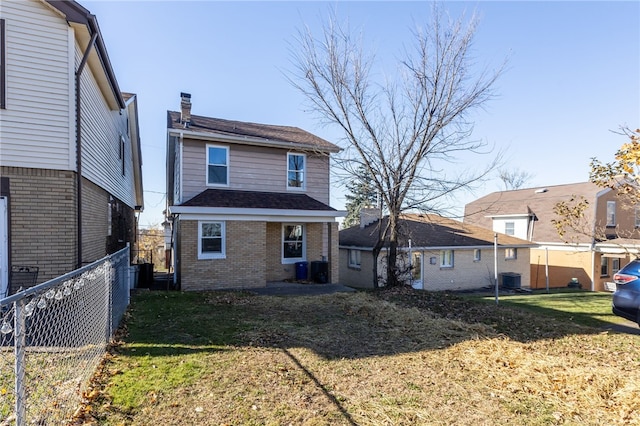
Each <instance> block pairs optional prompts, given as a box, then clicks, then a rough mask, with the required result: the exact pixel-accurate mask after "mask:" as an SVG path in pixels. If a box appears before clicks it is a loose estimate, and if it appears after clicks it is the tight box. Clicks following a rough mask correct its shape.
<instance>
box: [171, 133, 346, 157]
mask: <svg viewBox="0 0 640 426" xmlns="http://www.w3.org/2000/svg"><path fill="white" fill-rule="evenodd" d="M169 135H176V136H180V138H184V137H189V138H193V139H200V140H206V141H210V142H227V143H238V144H242V145H254V146H263V147H272V148H284V149H300V150H302V151H311V152H322V153H327V152H328V153H338V152H340V151H341V150H342V149H341V148H339V147H338V148H337V149H331V148H323V147H319V146H315V145H309V144H304V143H300V142H285V141H279V140H275V139H265V138H260V137H252V136H232V135H225V134H223V133H217V132H195V131H193V130H191V131H190V130H177V129H169Z"/></svg>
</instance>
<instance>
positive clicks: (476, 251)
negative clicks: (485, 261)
mask: <svg viewBox="0 0 640 426" xmlns="http://www.w3.org/2000/svg"><path fill="white" fill-rule="evenodd" d="M481 259H482V252H481V251H480V249H474V250H473V261H474V262H480V260H481Z"/></svg>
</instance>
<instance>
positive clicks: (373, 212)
mask: <svg viewBox="0 0 640 426" xmlns="http://www.w3.org/2000/svg"><path fill="white" fill-rule="evenodd" d="M380 215H381V211H380V209H379V208H373V207H362V208H361V209H360V228H364V227H365V226H367V225H371V224H372V223H373V222H375V221H376V220H378V219H380Z"/></svg>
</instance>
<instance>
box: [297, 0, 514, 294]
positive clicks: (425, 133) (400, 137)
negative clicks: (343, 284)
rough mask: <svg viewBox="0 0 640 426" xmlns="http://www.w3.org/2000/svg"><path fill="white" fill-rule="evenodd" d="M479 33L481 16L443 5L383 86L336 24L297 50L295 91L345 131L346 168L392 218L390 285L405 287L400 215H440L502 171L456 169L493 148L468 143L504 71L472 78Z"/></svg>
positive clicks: (304, 33) (302, 34) (388, 230)
mask: <svg viewBox="0 0 640 426" xmlns="http://www.w3.org/2000/svg"><path fill="white" fill-rule="evenodd" d="M476 27H477V19H476V17H475V15H474V16H473V17H472V18H471V19H470V20H469V22H468V23H467V24H465V23H464V19H463V18H459V19H457V20H450V19H449V18H448V16H446V14H445V13H443V11H442V10H440V9H439V8H438V6H437V5H435V6H434V7H433V8H432V16H431V19H430V20H429V23H428V25H427V26H426V27H424V28H418V29H416V30H415V31H413V32H412V36H413V40H414V44H413V48H411V49H408V50H405V52H404V53H403V59H401V60H399V63H398V70H397V71H396V72H394V73H393V74H392V76H393V78H386V79H385V80H384V82H379V81H377V80H376V76H377V75H379V74H377V73H376V70H375V69H374V65H375V64H376V58H375V57H374V55H372V54H366V53H365V51H364V50H363V48H362V43H361V41H360V40H359V39H358V38H357V37H356V36H354V35H353V34H352V33H351V32H350V31H349V29H348V28H345V26H344V25H341V24H339V23H338V22H337V19H336V17H335V14H333V15H332V16H331V18H330V20H329V21H328V22H327V23H325V25H324V27H323V32H322V35H321V37H320V38H316V37H315V36H314V35H313V34H312V33H311V31H310V30H309V29H308V28H305V29H302V30H300V31H299V33H298V38H297V39H296V46H294V48H293V49H292V62H293V64H294V70H293V71H292V72H291V75H290V76H289V80H290V82H291V83H292V84H293V85H294V86H295V87H296V88H298V89H299V90H300V91H301V93H303V94H304V95H305V97H306V99H307V101H308V102H309V104H310V107H311V109H312V111H313V112H314V113H316V114H317V115H318V117H319V118H320V119H321V120H322V121H323V122H324V123H325V124H330V125H336V126H338V127H339V128H340V129H341V131H342V133H343V134H344V139H343V141H342V144H343V148H344V151H343V157H342V158H341V160H342V161H341V162H340V166H341V167H342V168H343V169H344V170H346V171H347V172H351V173H353V172H354V171H356V170H357V169H358V168H359V167H361V166H362V167H364V168H365V169H366V171H367V172H368V174H369V175H370V176H371V178H372V184H373V185H374V186H375V189H376V191H377V192H378V193H379V194H380V196H381V201H382V204H383V207H384V208H385V210H386V211H387V212H388V214H389V221H388V222H387V224H386V226H385V227H384V229H383V230H382V232H381V234H380V238H381V240H384V241H386V240H388V256H387V285H390V286H393V285H396V284H397V283H398V273H397V272H398V271H397V265H396V259H397V247H398V233H399V228H398V219H399V215H400V213H401V212H402V211H405V210H407V209H417V208H419V209H424V210H431V211H433V210H434V209H439V208H441V206H442V202H443V200H444V199H446V198H447V197H448V196H450V195H451V193H452V192H453V191H456V190H459V189H465V188H469V187H470V186H471V185H472V184H473V183H477V182H478V180H479V179H481V178H484V177H486V176H487V174H488V173H489V171H490V170H492V169H493V168H495V166H496V161H497V159H496V160H494V161H491V162H490V163H491V164H489V165H488V166H487V167H486V168H485V169H483V170H480V171H474V170H473V167H470V166H469V165H459V164H455V163H456V162H457V161H459V160H460V157H461V156H466V155H467V154H468V153H476V154H478V153H483V152H484V153H486V152H489V151H490V150H488V149H487V143H486V142H482V141H475V140H472V139H470V136H471V133H472V129H473V123H471V122H470V117H469V113H470V112H471V111H473V110H476V109H478V108H481V107H482V106H483V105H484V104H485V103H486V102H487V101H489V100H490V99H491V98H492V96H493V89H492V87H493V85H494V83H495V81H496V79H497V78H498V77H499V75H500V74H501V73H502V71H503V69H504V64H502V66H501V67H500V68H499V69H497V70H495V71H491V72H490V71H488V70H486V69H485V70H480V71H477V74H475V75H474V70H476V68H475V65H476V64H475V62H474V61H475V58H474V57H473V56H472V51H471V47H472V41H473V38H474V35H475V32H476ZM452 165H453V166H452ZM447 170H449V171H447Z"/></svg>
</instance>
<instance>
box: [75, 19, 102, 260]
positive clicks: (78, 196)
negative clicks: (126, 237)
mask: <svg viewBox="0 0 640 426" xmlns="http://www.w3.org/2000/svg"><path fill="white" fill-rule="evenodd" d="M97 38H98V33H97V32H95V31H94V32H93V34H92V35H91V40H90V41H89V44H88V45H87V49H86V50H85V52H84V55H83V56H82V60H81V61H80V64H79V65H78V69H77V70H76V203H77V204H76V210H77V211H76V220H77V223H76V233H77V245H76V248H77V255H76V256H77V267H78V268H80V267H82V124H81V118H82V114H81V108H80V100H81V96H80V77H81V76H82V71H83V70H84V67H85V65H86V64H87V60H88V59H89V54H90V53H91V50H92V49H93V47H94V46H95V44H96V40H97Z"/></svg>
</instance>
